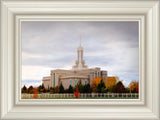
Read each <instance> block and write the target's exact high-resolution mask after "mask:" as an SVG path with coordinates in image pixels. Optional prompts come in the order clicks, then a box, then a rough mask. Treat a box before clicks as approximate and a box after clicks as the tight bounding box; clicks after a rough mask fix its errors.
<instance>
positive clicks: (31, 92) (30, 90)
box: [28, 85, 34, 94]
mask: <svg viewBox="0 0 160 120" xmlns="http://www.w3.org/2000/svg"><path fill="white" fill-rule="evenodd" d="M32 90H33V86H32V85H31V86H29V88H28V93H30V94H33V93H34V92H33V91H32Z"/></svg>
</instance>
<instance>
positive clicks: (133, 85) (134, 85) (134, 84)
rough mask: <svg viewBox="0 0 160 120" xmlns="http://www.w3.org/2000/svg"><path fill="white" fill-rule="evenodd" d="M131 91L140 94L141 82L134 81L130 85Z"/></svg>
mask: <svg viewBox="0 0 160 120" xmlns="http://www.w3.org/2000/svg"><path fill="white" fill-rule="evenodd" d="M128 90H129V91H131V92H134V93H138V92H139V82H138V81H132V82H131V83H130V84H129V88H128Z"/></svg>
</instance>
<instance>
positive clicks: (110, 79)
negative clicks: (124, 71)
mask: <svg viewBox="0 0 160 120" xmlns="http://www.w3.org/2000/svg"><path fill="white" fill-rule="evenodd" d="M117 79H118V78H117V77H116V76H112V77H107V82H106V83H105V86H106V88H107V90H108V91H109V92H111V91H112V90H113V89H114V88H115V86H116V83H117Z"/></svg>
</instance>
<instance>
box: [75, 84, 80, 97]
mask: <svg viewBox="0 0 160 120" xmlns="http://www.w3.org/2000/svg"><path fill="white" fill-rule="evenodd" d="M74 96H75V97H76V98H79V96H80V92H79V91H78V86H77V87H76V92H74Z"/></svg>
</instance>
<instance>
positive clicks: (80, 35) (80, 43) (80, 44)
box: [80, 33, 81, 46]
mask: <svg viewBox="0 0 160 120" xmlns="http://www.w3.org/2000/svg"><path fill="white" fill-rule="evenodd" d="M80 46H81V33H80Z"/></svg>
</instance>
